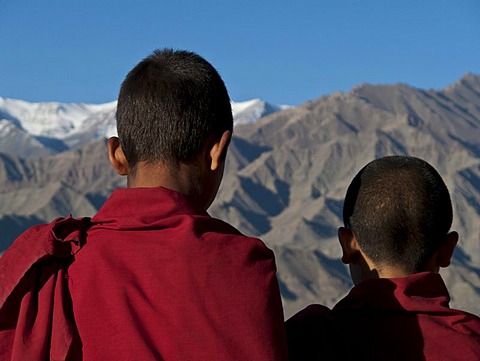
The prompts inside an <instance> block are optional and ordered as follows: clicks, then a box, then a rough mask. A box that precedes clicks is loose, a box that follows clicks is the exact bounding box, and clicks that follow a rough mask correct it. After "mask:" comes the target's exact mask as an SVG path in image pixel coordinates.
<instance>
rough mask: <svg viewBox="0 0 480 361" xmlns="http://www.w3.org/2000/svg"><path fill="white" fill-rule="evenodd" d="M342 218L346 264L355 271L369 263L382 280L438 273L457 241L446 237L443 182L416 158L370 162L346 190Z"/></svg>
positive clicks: (448, 212) (448, 215)
mask: <svg viewBox="0 0 480 361" xmlns="http://www.w3.org/2000/svg"><path fill="white" fill-rule="evenodd" d="M343 220H344V226H345V228H341V229H340V230H339V238H340V242H341V244H342V249H343V251H344V257H343V260H344V262H346V263H349V264H350V266H351V269H352V266H353V267H356V266H357V267H360V264H362V263H363V266H365V265H367V264H368V265H369V269H370V270H371V271H372V270H373V269H375V272H377V273H379V275H380V277H381V276H382V274H381V273H382V271H383V273H384V274H389V275H391V274H394V275H402V274H403V275H407V274H412V273H418V272H422V271H438V268H439V267H446V266H448V264H449V262H450V257H451V253H452V252H453V248H454V247H455V244H456V241H457V239H458V235H457V234H456V233H455V232H452V233H448V232H449V229H450V226H451V224H452V203H451V200H450V195H449V192H448V189H447V187H446V185H445V183H444V182H443V180H442V178H441V177H440V175H439V174H438V172H437V171H436V170H435V169H434V168H433V167H432V166H431V165H429V164H428V163H427V162H425V161H423V160H421V159H418V158H414V157H406V156H390V157H384V158H380V159H377V160H374V161H372V162H370V163H369V164H367V165H366V166H365V167H364V168H363V169H362V170H361V171H360V172H359V173H358V174H357V175H356V176H355V178H354V179H353V181H352V183H351V184H350V186H349V187H348V190H347V194H346V197H345V203H344V208H343ZM445 248H446V249H445ZM444 249H445V250H444ZM355 257H357V258H358V257H360V258H359V259H356V258H355ZM355 261H359V262H357V263H358V264H357V265H355ZM392 270H393V272H392ZM353 271H354V270H353ZM358 273H359V272H357V278H359V279H358V280H359V281H360V280H361V279H360V278H362V276H359V275H358ZM353 276H354V275H353V272H352V277H353ZM364 276H365V275H364ZM354 281H355V280H354Z"/></svg>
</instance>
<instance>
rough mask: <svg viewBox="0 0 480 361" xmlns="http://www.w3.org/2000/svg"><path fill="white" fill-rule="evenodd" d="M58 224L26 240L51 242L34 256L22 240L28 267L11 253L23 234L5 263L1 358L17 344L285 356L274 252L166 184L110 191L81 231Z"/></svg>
mask: <svg viewBox="0 0 480 361" xmlns="http://www.w3.org/2000/svg"><path fill="white" fill-rule="evenodd" d="M57 222H58V221H57ZM63 222H64V224H66V223H68V224H69V226H68V227H65V226H63V227H59V226H58V224H56V225H54V226H53V227H52V225H46V226H42V227H39V229H40V231H43V232H44V233H46V234H48V235H49V237H47V238H45V237H44V238H43V239H42V238H41V237H38V238H37V239H36V240H33V239H31V238H32V237H31V236H28V237H29V241H30V243H32V242H34V241H36V242H38V244H44V246H42V247H44V248H45V249H44V250H43V254H42V255H41V257H38V254H40V253H42V252H40V251H38V250H36V249H35V247H36V246H35V245H34V244H33V243H32V244H31V245H28V247H25V245H23V248H24V249H23V251H25V252H27V253H26V256H25V257H26V258H27V259H28V258H29V259H30V260H29V261H30V264H28V262H22V259H23V258H22V256H21V255H19V254H18V252H19V250H18V249H16V244H18V245H19V246H18V247H20V246H22V242H23V243H25V240H24V239H22V237H20V238H19V239H17V241H16V242H15V244H14V245H13V246H12V247H11V248H10V249H9V250H7V252H6V253H5V254H4V256H3V257H2V258H1V259H0V262H1V263H0V267H1V268H0V272H1V273H2V274H3V276H2V277H3V280H2V282H5V283H6V284H7V287H5V285H4V284H3V283H2V285H1V287H2V288H6V290H7V293H8V294H9V295H10V297H8V298H7V299H6V301H5V299H4V298H5V297H4V298H1V299H0V307H1V308H0V322H1V327H0V347H2V349H1V351H0V353H1V356H0V360H6V359H9V355H10V354H11V353H12V351H13V355H14V356H15V357H13V359H16V360H20V359H22V358H20V357H27V358H23V359H22V360H29V359H32V360H33V359H48V355H49V354H50V355H51V357H52V359H65V358H66V359H81V358H82V356H83V359H84V360H285V359H286V348H285V339H284V337H285V335H284V328H283V311H282V305H281V300H280V294H279V290H278V284H277V279H276V276H275V272H276V269H275V262H274V256H273V253H272V252H271V251H270V250H269V249H268V248H267V247H265V245H264V244H263V243H262V242H261V241H260V240H258V239H255V238H249V237H246V236H243V235H242V234H240V233H239V232H238V231H237V230H235V229H234V228H233V227H231V226H230V225H228V224H226V223H224V222H222V221H220V220H217V219H213V218H211V217H210V216H208V214H207V213H205V211H202V210H197V209H194V208H192V206H191V205H189V203H188V202H187V199H186V198H185V197H184V196H183V195H182V194H180V193H177V192H175V191H171V190H168V189H165V188H130V189H120V190H116V191H114V193H113V194H112V196H111V197H110V198H109V199H108V200H107V202H106V203H105V205H104V206H103V207H102V209H101V210H100V211H99V212H98V214H97V215H96V216H95V217H94V218H93V219H92V222H91V223H92V225H91V226H90V227H89V228H88V231H87V233H88V234H87V236H86V237H83V236H82V234H83V232H82V231H79V230H78V229H79V228H81V227H80V226H79V224H80V223H75V224H73V223H72V222H75V220H73V219H67V220H65V221H63ZM82 225H84V223H82ZM52 228H53V229H52ZM65 228H67V230H65ZM71 229H74V230H75V231H74V232H70V231H71ZM41 233H42V232H40V235H42V234H41ZM59 233H62V234H61V235H59ZM43 236H45V234H43ZM83 243H85V244H84V245H83ZM45 244H46V245H45ZM55 244H60V245H61V246H65V244H67V245H68V246H65V247H67V248H68V249H67V251H65V250H63V254H60V253H59V252H58V251H56V250H57V249H58V245H57V246H55V247H54V246H52V245H55ZM82 245H83V248H81V249H79V248H80V247H81V246H82ZM18 247H17V248H18ZM42 247H40V248H42ZM29 248H34V249H35V252H36V255H35V256H34V257H31V256H29V254H28V252H30V251H29ZM54 248H55V250H54ZM65 253H68V254H69V255H70V254H74V256H70V258H68V257H67V258H60V257H62V256H63V257H65ZM38 258H42V259H41V260H40V261H39V262H36V261H37V259H38ZM12 259H16V260H17V262H18V263H17V264H15V263H13V264H12V262H9V261H10V260H12ZM2 263H3V264H6V265H7V266H8V267H10V268H5V267H3V266H2ZM33 263H35V264H34V265H33V266H32V267H30V266H31V265H32V264H33ZM70 263H71V264H70ZM17 265H18V267H17ZM28 268H30V270H29V271H28V272H27V276H28V275H30V276H28V277H24V278H23V279H22V281H19V277H18V275H19V274H22V273H25V271H26V269H28ZM7 274H15V275H17V276H16V277H17V278H16V279H13V280H12V279H10V278H8V276H6V275H7ZM42 277H43V278H42ZM44 279H47V281H46V282H45V281H44ZM12 285H14V286H15V287H16V288H15V290H14V291H12V290H11V288H12ZM46 286H48V287H47V288H46ZM32 295H33V296H32ZM0 296H2V295H1V294H0ZM22 297H23V301H22V300H21V299H22ZM36 299H38V300H42V303H41V304H40V303H38V309H36V307H37V303H36ZM20 301H22V302H23V303H22V307H21V308H20V310H18V305H19V304H20ZM40 306H42V307H40ZM47 312H48V314H46V313H47ZM19 313H20V315H18V314H19ZM16 320H18V323H17V324H16V325H15V322H16ZM42 334H43V336H44V338H43V339H42V338H41V337H39V335H40V336H41V335H42ZM25 335H27V336H29V335H30V336H31V337H26V336H25ZM32 335H33V336H32ZM38 355H41V356H40V357H37V356H38Z"/></svg>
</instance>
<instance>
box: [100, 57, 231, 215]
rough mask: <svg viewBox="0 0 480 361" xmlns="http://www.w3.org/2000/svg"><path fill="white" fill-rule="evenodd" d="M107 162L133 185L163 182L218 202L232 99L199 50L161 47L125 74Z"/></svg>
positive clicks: (205, 201) (204, 200)
mask: <svg viewBox="0 0 480 361" xmlns="http://www.w3.org/2000/svg"><path fill="white" fill-rule="evenodd" d="M116 117H117V131H118V138H117V137H112V138H111V139H110V140H109V144H108V147H109V157H110V162H111V163H112V165H113V167H114V168H115V169H116V170H117V172H118V173H119V174H121V175H127V179H128V184H129V187H154V186H164V187H167V188H171V189H174V190H177V191H180V192H183V193H185V194H187V195H190V196H191V197H192V198H194V199H196V200H198V201H199V203H201V206H202V207H207V208H208V206H209V205H210V203H211V201H212V200H213V198H214V196H215V194H216V192H217V190H218V186H219V184H220V181H221V178H222V175H223V166H224V160H225V156H226V152H227V148H228V144H229V141H230V137H231V134H232V129H233V117H232V109H231V105H230V98H229V96H228V92H227V89H226V87H225V84H224V82H223V80H222V79H221V77H220V75H219V74H218V72H217V71H216V70H215V68H214V67H213V66H212V65H211V64H210V63H209V62H207V61H206V60H205V59H203V58H202V57H200V56H199V55H197V54H195V53H192V52H189V51H181V50H180V51H175V50H172V49H163V50H156V51H154V53H153V54H152V55H150V56H148V57H147V58H145V59H143V60H142V61H141V62H140V63H139V64H137V65H136V66H135V67H134V68H133V69H132V70H131V71H130V72H129V73H128V75H127V76H126V78H125V80H124V82H123V84H122V87H121V89H120V94H119V97H118V104H117V114H116Z"/></svg>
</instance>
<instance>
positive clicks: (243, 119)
mask: <svg viewBox="0 0 480 361" xmlns="http://www.w3.org/2000/svg"><path fill="white" fill-rule="evenodd" d="M287 108H290V106H289V105H274V104H271V103H268V102H266V101H264V100H262V99H252V100H247V101H244V102H239V103H235V102H232V112H233V119H234V121H235V124H236V125H238V124H248V123H255V122H256V121H257V120H258V119H260V118H261V117H264V116H267V115H269V114H272V113H275V112H279V111H281V110H284V109H287Z"/></svg>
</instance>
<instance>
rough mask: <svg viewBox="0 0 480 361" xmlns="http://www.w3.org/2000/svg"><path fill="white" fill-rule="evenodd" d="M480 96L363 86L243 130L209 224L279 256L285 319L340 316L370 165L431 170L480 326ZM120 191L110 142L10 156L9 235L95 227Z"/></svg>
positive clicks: (459, 288) (453, 270)
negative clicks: (425, 165)
mask: <svg viewBox="0 0 480 361" xmlns="http://www.w3.org/2000/svg"><path fill="white" fill-rule="evenodd" d="M477 90H480V77H479V76H476V75H468V74H467V75H466V76H465V79H464V78H462V79H460V80H459V81H458V82H456V83H454V84H452V85H451V86H448V87H446V88H445V89H443V90H423V89H418V88H415V87H410V86H408V85H405V84H396V85H368V84H363V85H361V86H358V87H354V88H352V90H350V91H349V92H347V93H342V92H338V93H334V94H330V95H327V96H324V97H321V98H319V99H315V100H311V101H308V102H306V103H304V104H301V105H299V106H297V107H292V108H288V109H283V110H281V111H278V112H275V113H273V114H269V115H267V116H264V117H262V118H260V119H259V120H257V121H256V122H254V123H248V124H238V125H236V127H235V131H234V137H233V139H232V142H231V145H230V149H229V153H228V157H227V164H226V171H225V177H224V180H223V183H222V185H221V187H220V191H219V193H218V196H217V198H216V200H215V202H214V203H213V205H212V207H211V208H210V210H209V212H210V213H211V214H212V215H214V216H216V217H219V218H221V219H224V220H226V221H228V222H230V223H232V224H233V225H234V226H236V227H237V228H239V229H240V231H242V232H244V233H246V234H249V235H254V236H258V237H260V238H261V239H263V240H264V241H265V242H266V243H267V245H268V246H269V247H271V248H272V249H273V250H274V252H275V255H276V259H277V267H278V276H279V282H280V287H281V290H282V296H283V300H284V307H285V314H286V315H287V316H289V315H292V314H293V313H294V312H296V311H298V310H299V309H301V308H303V307H305V306H306V305H307V304H309V303H314V302H315V303H323V304H326V305H327V306H332V305H333V304H334V303H335V302H336V301H337V300H338V299H339V298H340V297H342V296H343V295H344V294H345V293H346V292H347V291H348V289H349V288H350V286H351V281H350V277H349V275H348V271H347V269H346V268H345V267H344V266H343V265H342V263H341V262H340V260H339V258H340V252H341V251H340V247H339V245H338V243H337V240H336V232H337V228H338V226H339V225H341V224H342V219H341V218H342V215H341V209H342V204H343V197H344V196H345V192H346V189H347V186H348V184H349V183H350V181H351V179H352V178H353V176H354V175H355V174H356V173H357V172H358V171H359V170H360V169H361V168H362V167H363V166H364V165H365V164H366V163H368V162H369V161H371V160H373V159H374V158H377V157H381V156H384V155H393V154H403V155H412V156H417V157H420V158H423V159H425V160H427V161H428V162H429V163H431V164H432V165H433V166H434V167H435V168H436V169H437V170H438V171H439V173H440V174H441V175H442V177H443V178H444V179H445V182H446V183H447V186H448V188H449V190H450V192H451V194H452V202H453V206H454V225H453V229H455V230H457V231H459V233H460V236H461V240H460V242H459V245H458V247H457V250H456V252H455V255H454V258H453V261H452V266H451V267H449V268H447V269H446V270H444V271H442V275H443V276H444V277H445V279H446V282H447V285H448V287H449V289H450V291H451V295H452V306H453V307H458V308H461V309H465V310H468V311H470V312H472V313H475V314H480V222H479V221H478V220H479V217H480V91H477ZM2 142H3V139H2ZM99 153H101V154H102V156H100V157H99V155H98V154H99ZM119 186H125V182H124V180H123V179H122V178H120V177H118V176H117V175H116V174H115V173H114V172H113V170H112V169H111V168H110V166H109V164H108V159H107V157H106V152H105V141H104V140H102V139H101V140H99V141H97V142H96V143H92V144H88V145H86V146H85V147H81V148H79V149H77V150H70V151H67V152H64V153H61V154H58V155H54V156H48V157H45V158H42V159H21V158H19V157H17V156H13V155H5V154H4V155H1V156H0V227H7V228H8V229H9V230H12V229H13V228H15V229H17V230H18V231H20V229H21V226H22V224H24V225H25V226H27V225H30V224H31V223H32V222H33V221H35V220H38V221H49V220H50V219H52V218H55V217H57V216H60V215H65V214H64V213H62V212H65V211H66V210H67V209H68V210H69V211H70V212H71V213H73V215H74V216H77V217H78V216H85V215H87V216H88V215H92V214H93V213H95V210H96V209H98V207H100V206H101V204H102V202H103V201H104V200H105V199H106V198H107V197H108V194H109V193H110V192H111V190H112V189H114V188H116V187H119ZM34 217H36V218H34ZM22 222H23V223H22ZM10 233H12V232H10ZM0 241H2V242H3V245H2V247H4V248H5V239H3V240H0ZM0 252H1V248H0Z"/></svg>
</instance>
